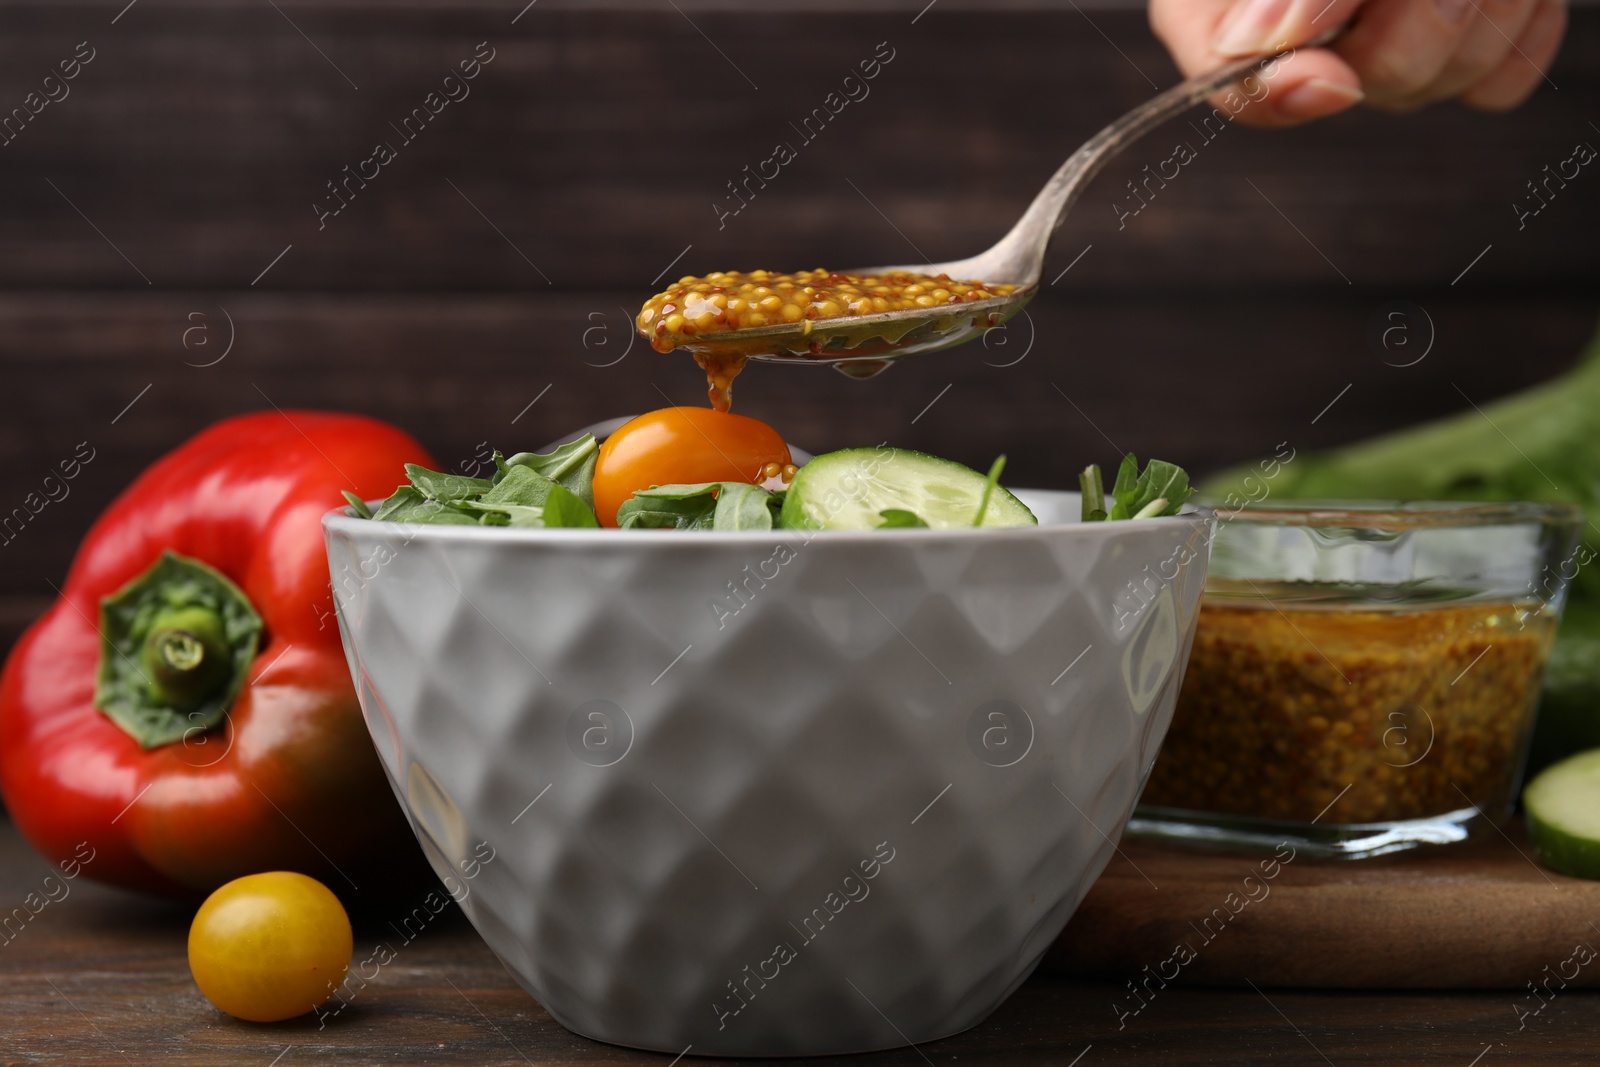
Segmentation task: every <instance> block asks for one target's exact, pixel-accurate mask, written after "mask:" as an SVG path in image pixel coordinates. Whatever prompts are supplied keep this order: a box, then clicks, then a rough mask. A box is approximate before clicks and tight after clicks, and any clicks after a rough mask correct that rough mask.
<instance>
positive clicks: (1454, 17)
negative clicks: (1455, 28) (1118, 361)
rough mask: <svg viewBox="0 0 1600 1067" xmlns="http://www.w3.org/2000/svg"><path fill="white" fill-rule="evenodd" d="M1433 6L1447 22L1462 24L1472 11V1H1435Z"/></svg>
mask: <svg viewBox="0 0 1600 1067" xmlns="http://www.w3.org/2000/svg"><path fill="white" fill-rule="evenodd" d="M1433 6H1434V8H1435V9H1437V10H1438V12H1439V15H1440V16H1441V17H1442V18H1443V19H1444V20H1445V21H1446V22H1460V21H1461V20H1462V19H1464V18H1466V17H1467V12H1469V11H1471V10H1472V0H1433Z"/></svg>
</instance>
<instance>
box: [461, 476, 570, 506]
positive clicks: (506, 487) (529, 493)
mask: <svg viewBox="0 0 1600 1067" xmlns="http://www.w3.org/2000/svg"><path fill="white" fill-rule="evenodd" d="M559 488H561V487H560V486H559V485H557V484H556V483H555V482H553V481H551V480H550V479H549V478H546V477H545V476H544V475H542V474H540V473H539V472H538V471H536V470H534V469H533V468H531V467H523V466H515V467H509V468H508V469H507V470H506V471H505V473H504V474H503V475H502V476H501V478H500V480H499V481H498V482H497V483H496V484H495V485H494V487H493V488H492V489H490V490H489V491H488V492H486V493H484V494H483V496H481V497H479V498H478V502H479V503H480V504H520V505H522V506H523V507H534V508H542V507H544V502H545V500H546V498H548V497H549V496H550V493H551V491H552V490H555V489H559Z"/></svg>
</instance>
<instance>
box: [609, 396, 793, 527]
mask: <svg viewBox="0 0 1600 1067" xmlns="http://www.w3.org/2000/svg"><path fill="white" fill-rule="evenodd" d="M769 463H776V464H777V465H778V466H779V467H782V466H785V465H787V464H788V463H789V446H788V445H787V444H785V443H784V440H783V436H782V435H781V434H779V433H778V431H777V430H774V429H773V428H772V427H771V426H768V425H767V424H766V423H764V422H762V421H761V420H759V419H752V418H749V417H747V416H744V415H732V414H729V413H727V412H724V411H714V410H712V409H711V408H662V409H661V410H660V411H652V412H649V413H648V414H645V415H640V416H639V417H638V418H637V419H634V420H633V421H632V422H628V423H624V424H623V425H622V426H621V427H619V428H618V429H617V432H616V433H614V434H612V435H611V436H610V437H608V438H606V442H605V444H603V445H601V446H600V454H599V456H598V457H596V459H595V467H594V509H595V513H596V514H597V515H599V517H600V522H601V524H602V525H605V526H615V525H616V524H617V509H618V508H620V507H621V506H622V505H623V504H625V503H627V502H628V500H629V499H630V498H631V497H632V496H633V494H634V492H635V491H636V490H639V489H648V488H650V487H651V486H652V485H695V484H698V483H701V482H750V483H751V484H758V483H760V482H761V481H762V480H763V478H764V475H763V469H764V468H765V467H766V466H767V464H769Z"/></svg>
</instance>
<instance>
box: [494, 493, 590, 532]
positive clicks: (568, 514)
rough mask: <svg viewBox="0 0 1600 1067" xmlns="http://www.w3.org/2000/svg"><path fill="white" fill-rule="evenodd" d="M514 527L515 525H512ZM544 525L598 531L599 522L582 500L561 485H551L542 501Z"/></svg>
mask: <svg viewBox="0 0 1600 1067" xmlns="http://www.w3.org/2000/svg"><path fill="white" fill-rule="evenodd" d="M513 525H515V524H513ZM544 525H546V526H552V527H568V528H575V529H598V528H599V526H600V520H599V519H598V518H596V517H595V514H594V508H592V507H590V506H589V505H588V504H586V503H584V501H583V498H582V497H580V496H579V495H578V494H577V493H574V492H573V491H572V490H570V489H568V488H566V487H565V486H562V485H554V484H553V485H551V486H550V494H549V495H548V496H546V497H545V500H544Z"/></svg>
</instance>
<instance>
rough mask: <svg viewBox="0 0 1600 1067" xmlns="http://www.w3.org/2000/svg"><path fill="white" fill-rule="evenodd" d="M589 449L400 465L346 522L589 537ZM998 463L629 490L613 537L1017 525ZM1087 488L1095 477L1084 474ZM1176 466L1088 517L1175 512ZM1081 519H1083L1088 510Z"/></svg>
mask: <svg viewBox="0 0 1600 1067" xmlns="http://www.w3.org/2000/svg"><path fill="white" fill-rule="evenodd" d="M598 454H599V447H598V445H597V443H596V442H595V439H594V437H593V436H591V435H589V434H585V435H583V436H582V437H580V438H578V439H577V440H575V441H570V442H568V443H567V444H564V445H562V446H560V447H559V448H557V449H555V450H553V451H551V452H548V453H537V452H518V453H517V454H516V455H514V456H512V457H511V458H509V459H507V458H505V457H504V456H503V455H502V454H501V453H499V452H495V453H494V465H495V473H494V476H493V477H491V478H475V477H470V476H467V475H462V474H451V473H448V472H444V471H435V470H429V469H428V468H426V467H422V466H418V465H417V464H415V463H408V464H406V479H407V481H406V484H404V485H401V486H398V487H396V489H395V491H394V492H393V493H392V494H390V496H389V497H388V499H386V500H384V501H383V502H382V503H380V504H379V505H378V506H377V508H376V509H373V508H371V507H369V506H368V505H367V504H366V503H365V502H364V501H362V500H360V499H357V498H356V497H355V496H354V495H353V494H349V493H346V494H345V498H346V499H347V500H348V501H349V502H350V510H351V513H352V514H354V515H356V516H358V517H360V518H365V519H375V520H379V521H392V522H405V523H432V524H439V525H445V524H454V525H460V526H521V527H546V528H561V527H566V528H574V527H589V528H594V527H598V526H599V525H600V521H599V518H598V517H597V516H596V514H595V510H594V491H593V489H594V486H593V483H594V471H595V464H596V460H597V457H598ZM1005 462H1006V457H1005V456H1000V457H999V458H998V459H996V460H995V461H994V463H993V464H992V465H991V466H990V467H989V473H988V474H987V475H983V474H979V473H978V472H977V471H975V470H973V469H972V468H970V467H965V466H962V465H961V464H959V463H954V462H951V461H950V460H946V459H940V458H938V457H936V456H928V455H924V454H923V453H920V452H912V451H910V450H908V449H895V448H888V447H880V448H878V449H844V450H842V451H839V452H830V453H827V454H826V455H822V456H818V457H816V458H815V459H813V460H811V461H810V462H809V463H808V464H806V465H805V467H803V468H801V471H800V472H799V473H797V474H795V476H794V480H793V481H792V482H791V483H790V485H789V486H788V487H787V488H784V489H779V490H777V491H772V490H769V489H767V488H765V487H764V486H760V485H753V484H750V483H747V482H726V481H724V482H702V483H697V484H693V485H677V484H673V485H655V486H651V487H650V488H648V489H641V490H638V491H636V492H635V493H634V494H633V496H632V498H631V499H629V500H628V501H626V502H625V503H624V504H623V505H622V506H621V507H620V508H619V509H618V510H617V515H616V519H617V525H618V526H619V527H621V528H622V529H625V530H627V529H663V530H773V529H865V530H904V529H915V528H929V527H940V528H950V527H963V526H965V527H977V526H984V525H987V526H1020V525H1029V524H1032V523H1034V522H1036V521H1037V520H1036V519H1035V518H1034V516H1033V513H1032V512H1030V511H1029V510H1028V509H1027V507H1026V506H1024V505H1023V503H1022V502H1021V501H1019V500H1018V499H1017V498H1016V497H1014V496H1012V495H1011V494H1010V493H1009V492H1007V491H1006V490H1005V489H1004V488H1003V487H1002V486H1001V485H1000V474H1001V472H1002V471H1003V470H1004V469H1005ZM1091 473H1092V475H1093V480H1094V485H1095V487H1096V489H1097V490H1098V485H1099V477H1100V473H1099V469H1098V468H1096V467H1091V468H1089V470H1088V471H1086V472H1085V478H1086V479H1087V478H1088V477H1089V476H1090V474H1091ZM1189 492H1190V490H1189V481H1188V477H1187V476H1186V475H1185V474H1184V473H1183V471H1182V470H1180V469H1179V468H1177V467H1174V466H1173V465H1172V464H1170V463H1162V462H1160V461H1159V460H1153V461H1151V463H1150V465H1149V466H1148V467H1146V468H1145V471H1144V473H1143V474H1140V473H1139V472H1138V464H1137V462H1136V461H1135V460H1134V458H1133V456H1131V455H1130V456H1128V457H1127V459H1126V460H1124V461H1123V466H1122V470H1121V471H1120V472H1119V474H1118V476H1117V485H1116V488H1115V489H1113V497H1114V503H1113V505H1112V507H1111V508H1110V510H1109V512H1108V511H1106V510H1105V509H1104V494H1103V493H1101V494H1099V495H1097V496H1096V498H1095V499H1096V500H1097V501H1098V503H1097V504H1096V505H1095V507H1096V509H1097V510H1096V511H1095V514H1094V516H1093V517H1095V518H1100V519H1105V518H1111V519H1132V518H1151V517H1154V516H1156V515H1172V514H1177V511H1178V508H1179V507H1180V506H1181V505H1182V503H1183V501H1184V500H1186V499H1187V498H1188V495H1189ZM1085 508H1086V511H1085V516H1086V517H1090V516H1089V510H1088V504H1086V505H1085Z"/></svg>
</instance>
